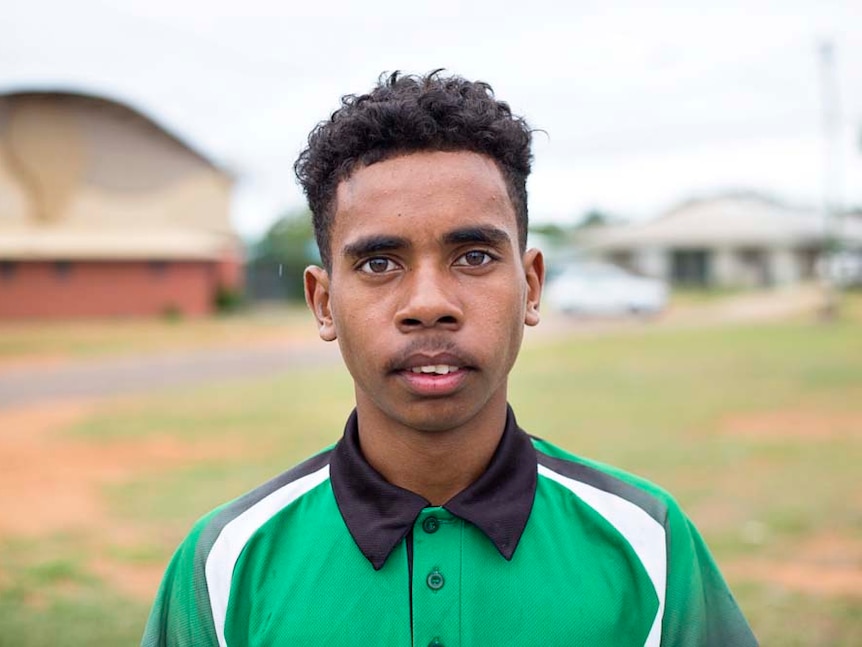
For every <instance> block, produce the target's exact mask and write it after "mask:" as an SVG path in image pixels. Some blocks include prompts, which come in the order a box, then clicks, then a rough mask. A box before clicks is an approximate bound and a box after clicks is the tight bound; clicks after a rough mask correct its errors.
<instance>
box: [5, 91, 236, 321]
mask: <svg viewBox="0 0 862 647" xmlns="http://www.w3.org/2000/svg"><path fill="white" fill-rule="evenodd" d="M232 184H233V180H232V178H231V177H230V175H229V174H227V173H226V172H225V171H224V170H222V169H220V168H218V167H217V166H215V165H214V164H213V163H212V162H211V161H209V160H207V159H206V158H205V157H204V156H202V155H201V154H199V153H198V152H196V151H194V150H193V149H192V148H190V147H189V146H188V145H186V144H185V143H183V142H182V141H180V140H179V139H177V137H175V136H174V135H172V134H170V133H168V132H167V131H165V130H164V129H163V128H161V127H160V126H158V125H157V124H156V123H154V122H153V121H152V120H151V119H149V118H148V117H146V116H144V115H142V114H141V113H139V112H137V111H135V110H133V109H132V108H130V107H128V106H126V105H123V104H121V103H118V102H116V101H112V100H109V99H105V98H100V97H96V96H90V95H84V94H77V93H70V92H16V93H10V94H4V95H0V319H10V318H51V317H53V318H61V317H62V318H66V317H104V316H141V315H143V316H148V315H159V314H166V313H177V314H186V315H192V316H194V315H205V314H208V313H210V312H212V310H213V308H214V303H215V300H216V298H217V295H218V294H220V293H224V292H225V291H235V290H238V289H240V287H241V277H242V270H241V262H242V253H241V245H240V241H239V239H238V238H237V236H236V235H235V233H234V232H233V230H232V228H231V225H230V221H229V206H230V196H231V189H232Z"/></svg>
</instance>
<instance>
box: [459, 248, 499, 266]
mask: <svg viewBox="0 0 862 647" xmlns="http://www.w3.org/2000/svg"><path fill="white" fill-rule="evenodd" d="M492 260H493V259H492V258H491V255H490V254H488V253H487V252H482V251H479V250H473V251H470V252H467V253H466V254H464V255H463V256H462V257H461V258H459V259H458V262H457V263H456V265H467V266H469V267H480V266H482V265H486V264H487V263H490V262H491V261H492Z"/></svg>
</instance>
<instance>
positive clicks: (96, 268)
mask: <svg viewBox="0 0 862 647" xmlns="http://www.w3.org/2000/svg"><path fill="white" fill-rule="evenodd" d="M218 274H219V268H218V264H217V263H215V262H206V261H188V262H182V261H181V262H176V261H170V262H149V261H126V262H123V261H71V262H68V263H55V262H42V261H39V262H37V261H17V262H11V261H0V319H20V318H69V317H116V316H158V315H164V314H166V313H169V312H177V313H181V314H183V315H187V316H200V315H206V314H209V313H211V312H212V306H213V296H214V293H215V290H216V286H217V281H218Z"/></svg>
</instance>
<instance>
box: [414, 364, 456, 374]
mask: <svg viewBox="0 0 862 647" xmlns="http://www.w3.org/2000/svg"><path fill="white" fill-rule="evenodd" d="M410 370H411V371H412V372H414V373H436V374H437V375H446V374H448V373H454V372H455V371H457V370H458V367H457V366H447V365H446V364H437V365H429V366H415V367H413V368H411V369H410Z"/></svg>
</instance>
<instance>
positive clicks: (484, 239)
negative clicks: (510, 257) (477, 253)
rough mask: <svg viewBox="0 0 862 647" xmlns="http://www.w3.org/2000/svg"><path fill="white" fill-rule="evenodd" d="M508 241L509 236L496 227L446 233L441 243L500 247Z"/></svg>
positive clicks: (463, 229) (467, 228)
mask: <svg viewBox="0 0 862 647" xmlns="http://www.w3.org/2000/svg"><path fill="white" fill-rule="evenodd" d="M510 240H511V239H510V238H509V234H507V233H506V232H505V231H503V230H502V229H497V228H496V227H464V228H462V229H455V230H454V231H450V232H447V233H446V234H444V236H443V242H444V243H446V244H447V245H463V244H465V243H477V244H481V245H502V244H504V243H508V242H509V241H510Z"/></svg>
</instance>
